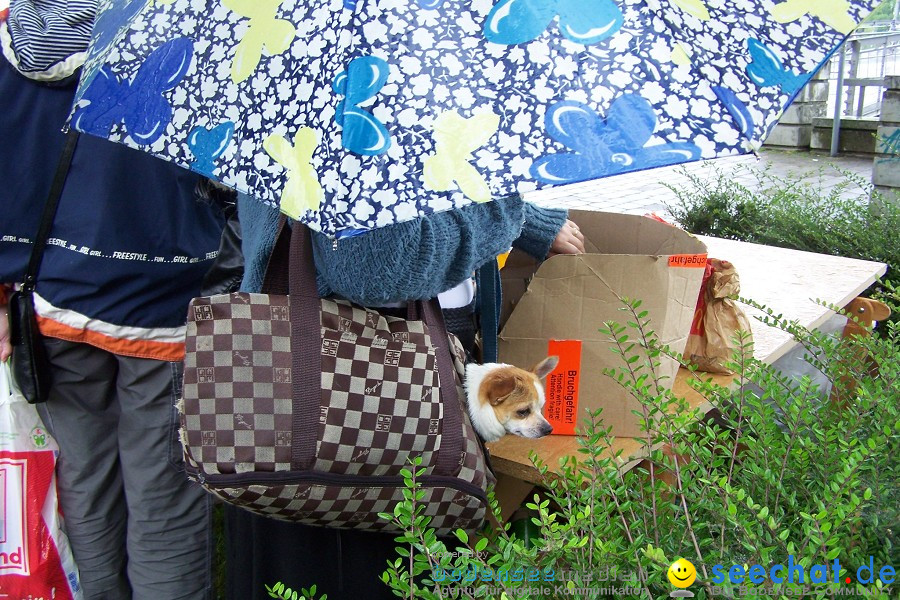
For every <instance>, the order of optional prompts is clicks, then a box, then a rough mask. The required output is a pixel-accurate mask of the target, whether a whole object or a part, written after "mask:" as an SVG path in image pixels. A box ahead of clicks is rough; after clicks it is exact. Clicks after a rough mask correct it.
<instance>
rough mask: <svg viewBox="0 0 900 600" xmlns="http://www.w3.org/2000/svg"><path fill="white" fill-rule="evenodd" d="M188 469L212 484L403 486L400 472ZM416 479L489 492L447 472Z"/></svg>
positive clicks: (478, 495) (483, 496)
mask: <svg viewBox="0 0 900 600" xmlns="http://www.w3.org/2000/svg"><path fill="white" fill-rule="evenodd" d="M185 470H186V471H187V472H188V473H189V474H191V475H194V476H195V477H197V481H199V482H200V483H201V484H202V485H205V486H207V487H210V488H226V487H236V486H242V485H272V484H278V483H281V484H289V483H293V484H297V483H299V484H303V483H312V484H322V485H347V486H351V487H352V486H359V487H403V486H404V485H405V483H404V481H403V477H401V476H399V475H339V474H336V473H319V472H317V471H280V472H272V473H234V474H229V475H224V474H220V473H216V474H206V473H204V472H203V471H201V470H200V469H198V468H196V467H193V466H190V467H189V466H187V465H186V466H185ZM417 481H418V482H419V483H421V484H422V486H423V487H447V488H452V489H454V490H456V491H458V492H463V493H465V494H468V495H470V496H474V497H475V498H478V499H479V500H480V501H481V502H482V503H484V504H487V494H486V493H485V491H484V490H482V489H481V488H480V487H478V486H477V485H475V484H473V483H469V482H468V481H463V480H461V479H457V478H456V477H449V476H447V475H422V476H421V477H418V478H417Z"/></svg>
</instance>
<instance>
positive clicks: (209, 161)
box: [187, 121, 234, 180]
mask: <svg viewBox="0 0 900 600" xmlns="http://www.w3.org/2000/svg"><path fill="white" fill-rule="evenodd" d="M233 135H234V123H232V122H231V121H225V122H224V123H220V124H219V125H216V126H215V127H213V128H212V129H207V128H206V127H201V126H199V125H198V126H197V127H194V128H193V129H191V132H190V133H189V134H188V137H187V144H188V148H190V149H191V152H192V153H193V154H194V156H195V157H196V159H195V160H194V162H192V163H191V170H192V171H194V172H196V173H200V174H201V175H204V176H206V177H209V178H210V179H216V180H218V177H217V176H216V174H215V170H216V165H215V164H214V163H215V160H216V159H217V158H219V157H220V156H222V153H224V152H225V149H226V148H228V145H229V144H230V143H231V136H233Z"/></svg>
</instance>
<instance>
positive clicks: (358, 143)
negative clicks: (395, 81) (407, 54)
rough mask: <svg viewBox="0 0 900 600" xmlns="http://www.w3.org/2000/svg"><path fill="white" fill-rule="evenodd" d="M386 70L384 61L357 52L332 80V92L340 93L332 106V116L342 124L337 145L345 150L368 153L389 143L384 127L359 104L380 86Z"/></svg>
mask: <svg viewBox="0 0 900 600" xmlns="http://www.w3.org/2000/svg"><path fill="white" fill-rule="evenodd" d="M389 72H390V66H389V65H388V63H387V62H386V61H384V60H382V59H380V58H377V57H375V56H359V57H357V58H354V59H353V60H352V61H350V64H349V65H347V70H346V71H341V72H340V73H338V74H337V75H336V76H335V78H334V80H333V81H332V83H331V87H332V88H333V89H334V91H335V93H337V94H338V95H341V96H344V100H341V101H340V102H339V103H338V105H337V107H336V109H335V114H334V120H335V122H336V123H337V124H338V125H340V126H341V127H343V128H344V132H343V134H342V135H341V145H342V146H343V147H344V148H346V149H347V150H350V151H351V152H355V153H357V154H363V155H367V156H371V155H374V154H382V153H384V152H387V149H388V148H390V147H391V134H390V133H389V132H388V130H387V127H385V126H384V124H383V123H382V122H381V121H379V120H378V119H377V118H375V116H374V115H373V114H372V113H370V112H368V111H367V110H365V109H362V108H360V107H359V104H360V103H362V102H365V101H366V100H368V99H370V98H374V97H375V94H377V93H378V91H379V90H381V88H382V87H384V83H385V82H386V81H387V78H388V73H389Z"/></svg>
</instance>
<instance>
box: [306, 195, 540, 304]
mask: <svg viewBox="0 0 900 600" xmlns="http://www.w3.org/2000/svg"><path fill="white" fill-rule="evenodd" d="M524 206H525V203H524V202H523V201H522V199H521V197H520V196H518V195H515V196H510V197H507V198H503V199H500V200H495V201H493V202H487V203H484V204H471V205H468V206H466V207H463V208H461V209H458V210H451V211H445V212H439V213H434V214H432V215H428V216H426V217H420V218H418V219H415V220H413V221H407V222H404V223H398V224H396V225H390V226H388V227H384V228H381V229H377V230H374V231H371V232H368V233H365V234H362V235H358V236H355V237H350V238H345V239H341V240H338V241H337V243H336V244H334V243H333V241H332V240H331V239H328V238H327V237H326V236H324V235H321V234H314V236H313V252H314V255H315V260H316V267H317V270H318V284H319V292H320V293H323V294H327V293H334V294H337V295H338V296H341V297H343V298H347V299H349V300H352V301H355V302H357V303H360V304H363V305H371V306H378V305H384V304H389V303H393V302H402V301H405V300H419V299H428V298H433V297H435V296H437V295H438V294H439V293H440V292H443V291H444V290H447V289H449V288H451V287H453V286H455V285H457V284H459V283H460V282H462V281H463V280H465V279H466V278H467V277H471V276H472V273H473V271H475V270H476V269H477V268H478V267H480V266H481V265H483V264H485V263H486V262H487V261H489V260H493V259H494V258H495V257H496V256H497V255H498V254H502V253H503V252H506V251H507V250H509V249H510V247H511V246H512V244H513V241H514V240H515V239H516V238H518V237H519V235H520V233H521V232H522V225H523V221H524V220H525V213H524V210H525V209H524ZM554 236H555V234H554ZM551 239H552V237H551ZM547 245H548V247H549V241H548V243H547ZM545 254H546V253H545ZM542 258H543V257H542Z"/></svg>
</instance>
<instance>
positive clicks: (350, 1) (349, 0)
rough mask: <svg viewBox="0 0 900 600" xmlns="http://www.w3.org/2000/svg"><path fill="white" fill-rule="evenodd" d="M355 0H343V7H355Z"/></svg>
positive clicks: (351, 8)
mask: <svg viewBox="0 0 900 600" xmlns="http://www.w3.org/2000/svg"><path fill="white" fill-rule="evenodd" d="M356 2H357V0H344V8H346V9H348V10H353V9H354V8H356Z"/></svg>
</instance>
